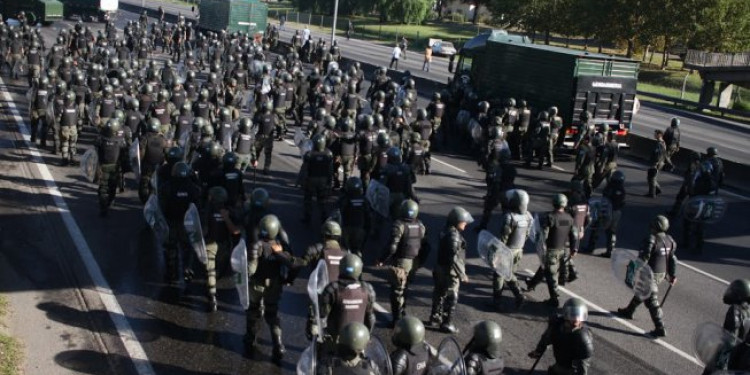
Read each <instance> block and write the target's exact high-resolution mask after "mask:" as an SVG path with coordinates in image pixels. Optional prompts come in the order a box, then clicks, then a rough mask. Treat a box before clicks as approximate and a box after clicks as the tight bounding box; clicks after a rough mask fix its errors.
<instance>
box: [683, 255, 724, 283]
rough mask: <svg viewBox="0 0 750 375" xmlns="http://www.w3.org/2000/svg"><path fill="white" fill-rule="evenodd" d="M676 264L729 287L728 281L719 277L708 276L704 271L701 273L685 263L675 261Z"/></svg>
mask: <svg viewBox="0 0 750 375" xmlns="http://www.w3.org/2000/svg"><path fill="white" fill-rule="evenodd" d="M677 263H679V265H681V266H683V267H685V268H687V269H690V270H693V271H695V272H697V273H699V274H701V275H703V276H706V277H708V278H709V279H712V280H716V281H718V282H720V283H722V284H724V285H729V281H726V280H724V279H722V278H721V277H718V276H714V275H712V274H710V273H708V272H706V271H703V270H701V269H698V268H696V267H693V266H691V265H689V264H687V263H685V262H681V261H677Z"/></svg>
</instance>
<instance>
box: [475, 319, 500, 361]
mask: <svg viewBox="0 0 750 375" xmlns="http://www.w3.org/2000/svg"><path fill="white" fill-rule="evenodd" d="M502 341H503V330H502V329H501V328H500V325H499V324H497V323H495V322H493V321H491V320H485V321H482V322H479V324H477V325H475V326H474V336H473V337H472V343H473V344H472V349H473V350H474V351H477V352H481V353H485V354H487V355H489V356H490V357H491V358H498V357H499V356H500V343H501V342H502Z"/></svg>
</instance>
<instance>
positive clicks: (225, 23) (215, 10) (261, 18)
mask: <svg viewBox="0 0 750 375" xmlns="http://www.w3.org/2000/svg"><path fill="white" fill-rule="evenodd" d="M199 10H200V19H199V20H198V28H199V29H202V30H208V31H215V32H220V31H222V30H226V31H227V32H229V33H232V32H235V31H242V32H246V33H248V34H249V35H255V34H263V32H264V31H265V30H266V23H267V22H268V21H267V20H268V5H266V4H265V3H262V2H260V1H258V0H201V4H200V7H199Z"/></svg>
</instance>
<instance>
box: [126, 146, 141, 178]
mask: <svg viewBox="0 0 750 375" xmlns="http://www.w3.org/2000/svg"><path fill="white" fill-rule="evenodd" d="M128 158H129V159H130V166H131V167H132V168H133V174H134V175H135V180H136V181H139V180H140V179H141V146H140V145H139V144H138V140H137V139H135V140H133V144H132V145H130V149H129V150H128Z"/></svg>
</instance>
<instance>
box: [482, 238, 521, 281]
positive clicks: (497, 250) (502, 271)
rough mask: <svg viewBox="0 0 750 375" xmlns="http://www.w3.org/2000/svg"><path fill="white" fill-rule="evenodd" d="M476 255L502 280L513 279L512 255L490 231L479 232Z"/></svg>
mask: <svg viewBox="0 0 750 375" xmlns="http://www.w3.org/2000/svg"><path fill="white" fill-rule="evenodd" d="M477 253H478V254H479V257H480V258H482V260H484V262H485V263H486V264H487V265H488V266H489V267H490V268H492V269H493V270H495V272H497V274H498V275H500V276H501V277H502V278H503V279H505V280H510V278H511V277H513V253H512V252H511V251H510V249H508V247H507V246H505V244H504V243H502V242H501V241H500V240H499V239H497V237H495V236H493V235H492V233H490V231H487V230H482V231H481V232H479V238H477Z"/></svg>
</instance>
